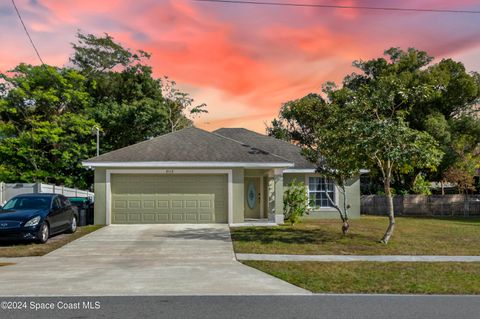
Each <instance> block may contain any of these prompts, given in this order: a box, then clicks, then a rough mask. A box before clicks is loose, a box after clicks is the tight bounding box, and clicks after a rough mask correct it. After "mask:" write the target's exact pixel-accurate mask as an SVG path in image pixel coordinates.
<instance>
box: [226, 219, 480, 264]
mask: <svg viewBox="0 0 480 319" xmlns="http://www.w3.org/2000/svg"><path fill="white" fill-rule="evenodd" d="M387 224H388V220H387V218H386V217H376V216H362V217H361V218H360V219H357V220H351V222H350V233H349V234H348V235H346V236H343V235H342V232H341V229H340V228H341V223H340V221H339V220H320V221H305V222H303V223H300V224H296V225H294V226H291V225H285V226H278V227H239V228H232V229H231V233H232V240H233V244H234V248H235V252H236V253H257V254H307V255H309V254H310V255H480V245H479V244H478V240H479V234H480V219H479V218H475V219H473V218H471V219H458V218H457V219H439V218H414V217H397V219H396V228H395V233H394V235H393V237H392V239H391V240H390V242H389V244H388V245H384V244H381V243H379V240H380V239H381V237H382V235H383V233H384V231H385V229H386V227H387Z"/></svg>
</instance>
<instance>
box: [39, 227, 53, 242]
mask: <svg viewBox="0 0 480 319" xmlns="http://www.w3.org/2000/svg"><path fill="white" fill-rule="evenodd" d="M49 237H50V228H48V224H47V223H43V224H42V226H40V230H39V231H38V235H37V241H38V242H39V243H40V244H45V243H46V242H47V241H48V238H49Z"/></svg>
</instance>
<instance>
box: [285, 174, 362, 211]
mask: <svg viewBox="0 0 480 319" xmlns="http://www.w3.org/2000/svg"><path fill="white" fill-rule="evenodd" d="M307 175H310V176H311V175H312V174H299V173H286V174H284V175H283V185H284V188H288V185H289V184H290V183H291V182H292V181H293V180H296V181H297V182H302V183H305V179H306V176H307ZM314 175H318V176H321V175H320V174H314ZM347 184H348V186H347V187H346V192H347V205H350V206H351V207H350V209H349V210H348V216H349V218H351V219H355V218H360V178H356V179H354V180H351V181H349V182H348V183H347ZM336 192H337V193H338V190H336ZM338 194H339V193H338ZM338 203H339V204H340V203H343V195H341V194H339V196H338ZM303 218H304V219H334V218H339V216H338V212H337V211H336V210H335V209H333V208H320V209H316V210H314V211H312V212H311V213H310V215H307V216H304V217H303Z"/></svg>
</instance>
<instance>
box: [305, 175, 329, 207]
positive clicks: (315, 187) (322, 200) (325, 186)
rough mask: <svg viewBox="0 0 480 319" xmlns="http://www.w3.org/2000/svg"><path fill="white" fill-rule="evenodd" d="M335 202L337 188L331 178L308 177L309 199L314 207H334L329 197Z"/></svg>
mask: <svg viewBox="0 0 480 319" xmlns="http://www.w3.org/2000/svg"><path fill="white" fill-rule="evenodd" d="M327 193H328V196H330V198H331V199H332V200H333V201H335V187H334V185H333V181H332V180H331V179H330V178H326V177H322V176H309V177H308V198H309V203H310V206H312V207H319V208H321V207H333V205H332V203H331V202H330V201H329V200H328V197H327Z"/></svg>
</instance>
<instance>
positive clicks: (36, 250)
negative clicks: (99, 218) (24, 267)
mask: <svg viewBox="0 0 480 319" xmlns="http://www.w3.org/2000/svg"><path fill="white" fill-rule="evenodd" d="M102 227H103V226H99V225H89V226H82V227H78V229H77V231H76V232H75V233H73V234H59V235H56V236H53V237H51V238H50V239H49V240H48V242H47V243H46V244H37V243H32V242H16V243H6V242H0V257H31V256H43V255H46V254H48V253H50V252H52V251H54V250H56V249H58V248H60V247H62V246H65V245H66V244H68V243H70V242H72V241H74V240H76V239H79V238H81V237H83V236H85V235H88V234H90V233H91V232H94V231H96V230H98V229H100V228H102Z"/></svg>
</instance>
